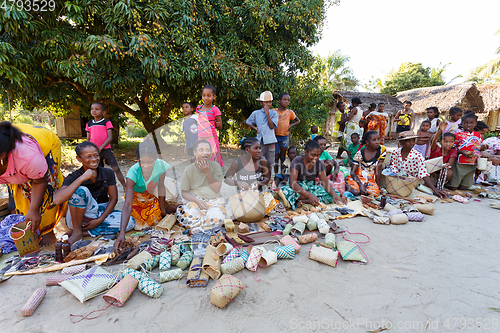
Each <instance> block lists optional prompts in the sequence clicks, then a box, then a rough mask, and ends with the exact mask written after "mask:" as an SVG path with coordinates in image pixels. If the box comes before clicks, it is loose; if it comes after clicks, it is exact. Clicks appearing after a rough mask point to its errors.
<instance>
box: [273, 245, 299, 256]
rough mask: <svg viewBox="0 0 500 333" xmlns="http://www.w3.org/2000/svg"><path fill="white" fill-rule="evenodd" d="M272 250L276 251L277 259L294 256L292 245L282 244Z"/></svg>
mask: <svg viewBox="0 0 500 333" xmlns="http://www.w3.org/2000/svg"><path fill="white" fill-rule="evenodd" d="M274 252H276V256H277V257H278V259H293V258H295V249H294V248H293V245H292V244H290V245H284V246H277V247H276V248H275V249H274Z"/></svg>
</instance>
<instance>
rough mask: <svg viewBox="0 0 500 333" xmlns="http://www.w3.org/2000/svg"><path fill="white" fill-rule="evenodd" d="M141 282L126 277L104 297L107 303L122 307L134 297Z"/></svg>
mask: <svg viewBox="0 0 500 333" xmlns="http://www.w3.org/2000/svg"><path fill="white" fill-rule="evenodd" d="M138 284H139V281H137V279H135V278H134V277H133V276H132V275H126V276H125V277H124V278H123V279H122V280H121V281H120V282H118V284H117V285H116V286H114V287H113V288H112V289H111V290H109V291H108V292H107V293H106V295H104V296H102V298H103V299H104V301H106V303H108V304H111V305H113V306H118V307H122V306H123V304H125V301H126V300H127V299H128V298H129V297H130V295H132V293H133V292H134V290H135V288H137V285H138Z"/></svg>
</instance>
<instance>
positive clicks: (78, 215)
mask: <svg viewBox="0 0 500 333" xmlns="http://www.w3.org/2000/svg"><path fill="white" fill-rule="evenodd" d="M75 151H76V159H77V160H78V161H79V162H80V163H81V164H82V167H81V168H80V169H78V170H76V171H73V172H72V173H71V174H69V175H68V176H67V177H66V178H65V179H64V182H63V185H62V187H61V188H60V189H59V190H57V192H56V193H54V203H56V204H63V203H64V202H66V201H68V203H69V209H68V212H67V213H66V224H67V226H68V228H70V229H72V231H70V232H68V235H70V238H69V240H68V241H69V243H70V244H73V243H75V242H77V241H78V240H80V239H82V237H83V236H92V237H97V236H99V235H114V234H117V233H118V232H119V231H120V221H121V218H122V214H121V212H120V211H118V210H114V208H115V206H116V203H117V202H118V189H117V188H116V179H115V173H114V172H113V170H111V169H106V168H103V167H100V166H99V148H97V146H96V145H95V144H93V143H92V142H89V141H85V142H82V143H80V144H79V145H78V146H76V148H75ZM134 225H135V220H134V219H133V218H130V219H127V224H126V225H125V227H126V229H127V230H131V229H132V228H133V227H134Z"/></svg>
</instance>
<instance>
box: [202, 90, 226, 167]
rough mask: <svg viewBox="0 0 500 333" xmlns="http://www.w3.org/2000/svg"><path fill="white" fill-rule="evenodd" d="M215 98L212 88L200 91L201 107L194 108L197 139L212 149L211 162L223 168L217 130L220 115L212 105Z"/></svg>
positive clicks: (220, 124) (217, 109)
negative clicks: (203, 141)
mask: <svg viewBox="0 0 500 333" xmlns="http://www.w3.org/2000/svg"><path fill="white" fill-rule="evenodd" d="M215 97H216V90H215V87H214V86H211V85H209V84H207V85H206V86H205V87H203V90H202V91H201V99H202V100H203V105H198V107H197V108H196V111H197V115H198V139H199V140H201V139H205V140H207V141H208V142H209V143H210V146H211V147H212V154H211V156H210V160H211V161H217V162H218V163H219V164H220V166H221V167H222V166H224V162H222V157H221V154H220V146H219V137H218V136H217V130H221V129H222V119H221V113H220V110H219V108H218V107H216V106H215V105H213V102H214V100H215Z"/></svg>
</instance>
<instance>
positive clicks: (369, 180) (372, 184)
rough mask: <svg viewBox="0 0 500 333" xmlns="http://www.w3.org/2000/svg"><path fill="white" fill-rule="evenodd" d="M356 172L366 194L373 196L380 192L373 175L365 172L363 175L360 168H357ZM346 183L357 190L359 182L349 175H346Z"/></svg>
mask: <svg viewBox="0 0 500 333" xmlns="http://www.w3.org/2000/svg"><path fill="white" fill-rule="evenodd" d="M356 174H357V176H358V179H359V181H360V182H361V183H362V184H363V186H364V187H365V189H366V192H368V194H371V195H374V196H378V195H379V194H380V189H379V187H378V185H377V182H376V181H375V176H374V175H373V174H365V177H363V175H362V174H363V173H362V171H361V168H358V172H357V173H356ZM346 183H347V185H349V186H350V187H351V188H352V189H355V190H358V191H359V184H358V183H357V182H356V181H355V180H354V179H353V178H352V177H351V176H348V177H347V179H346Z"/></svg>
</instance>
